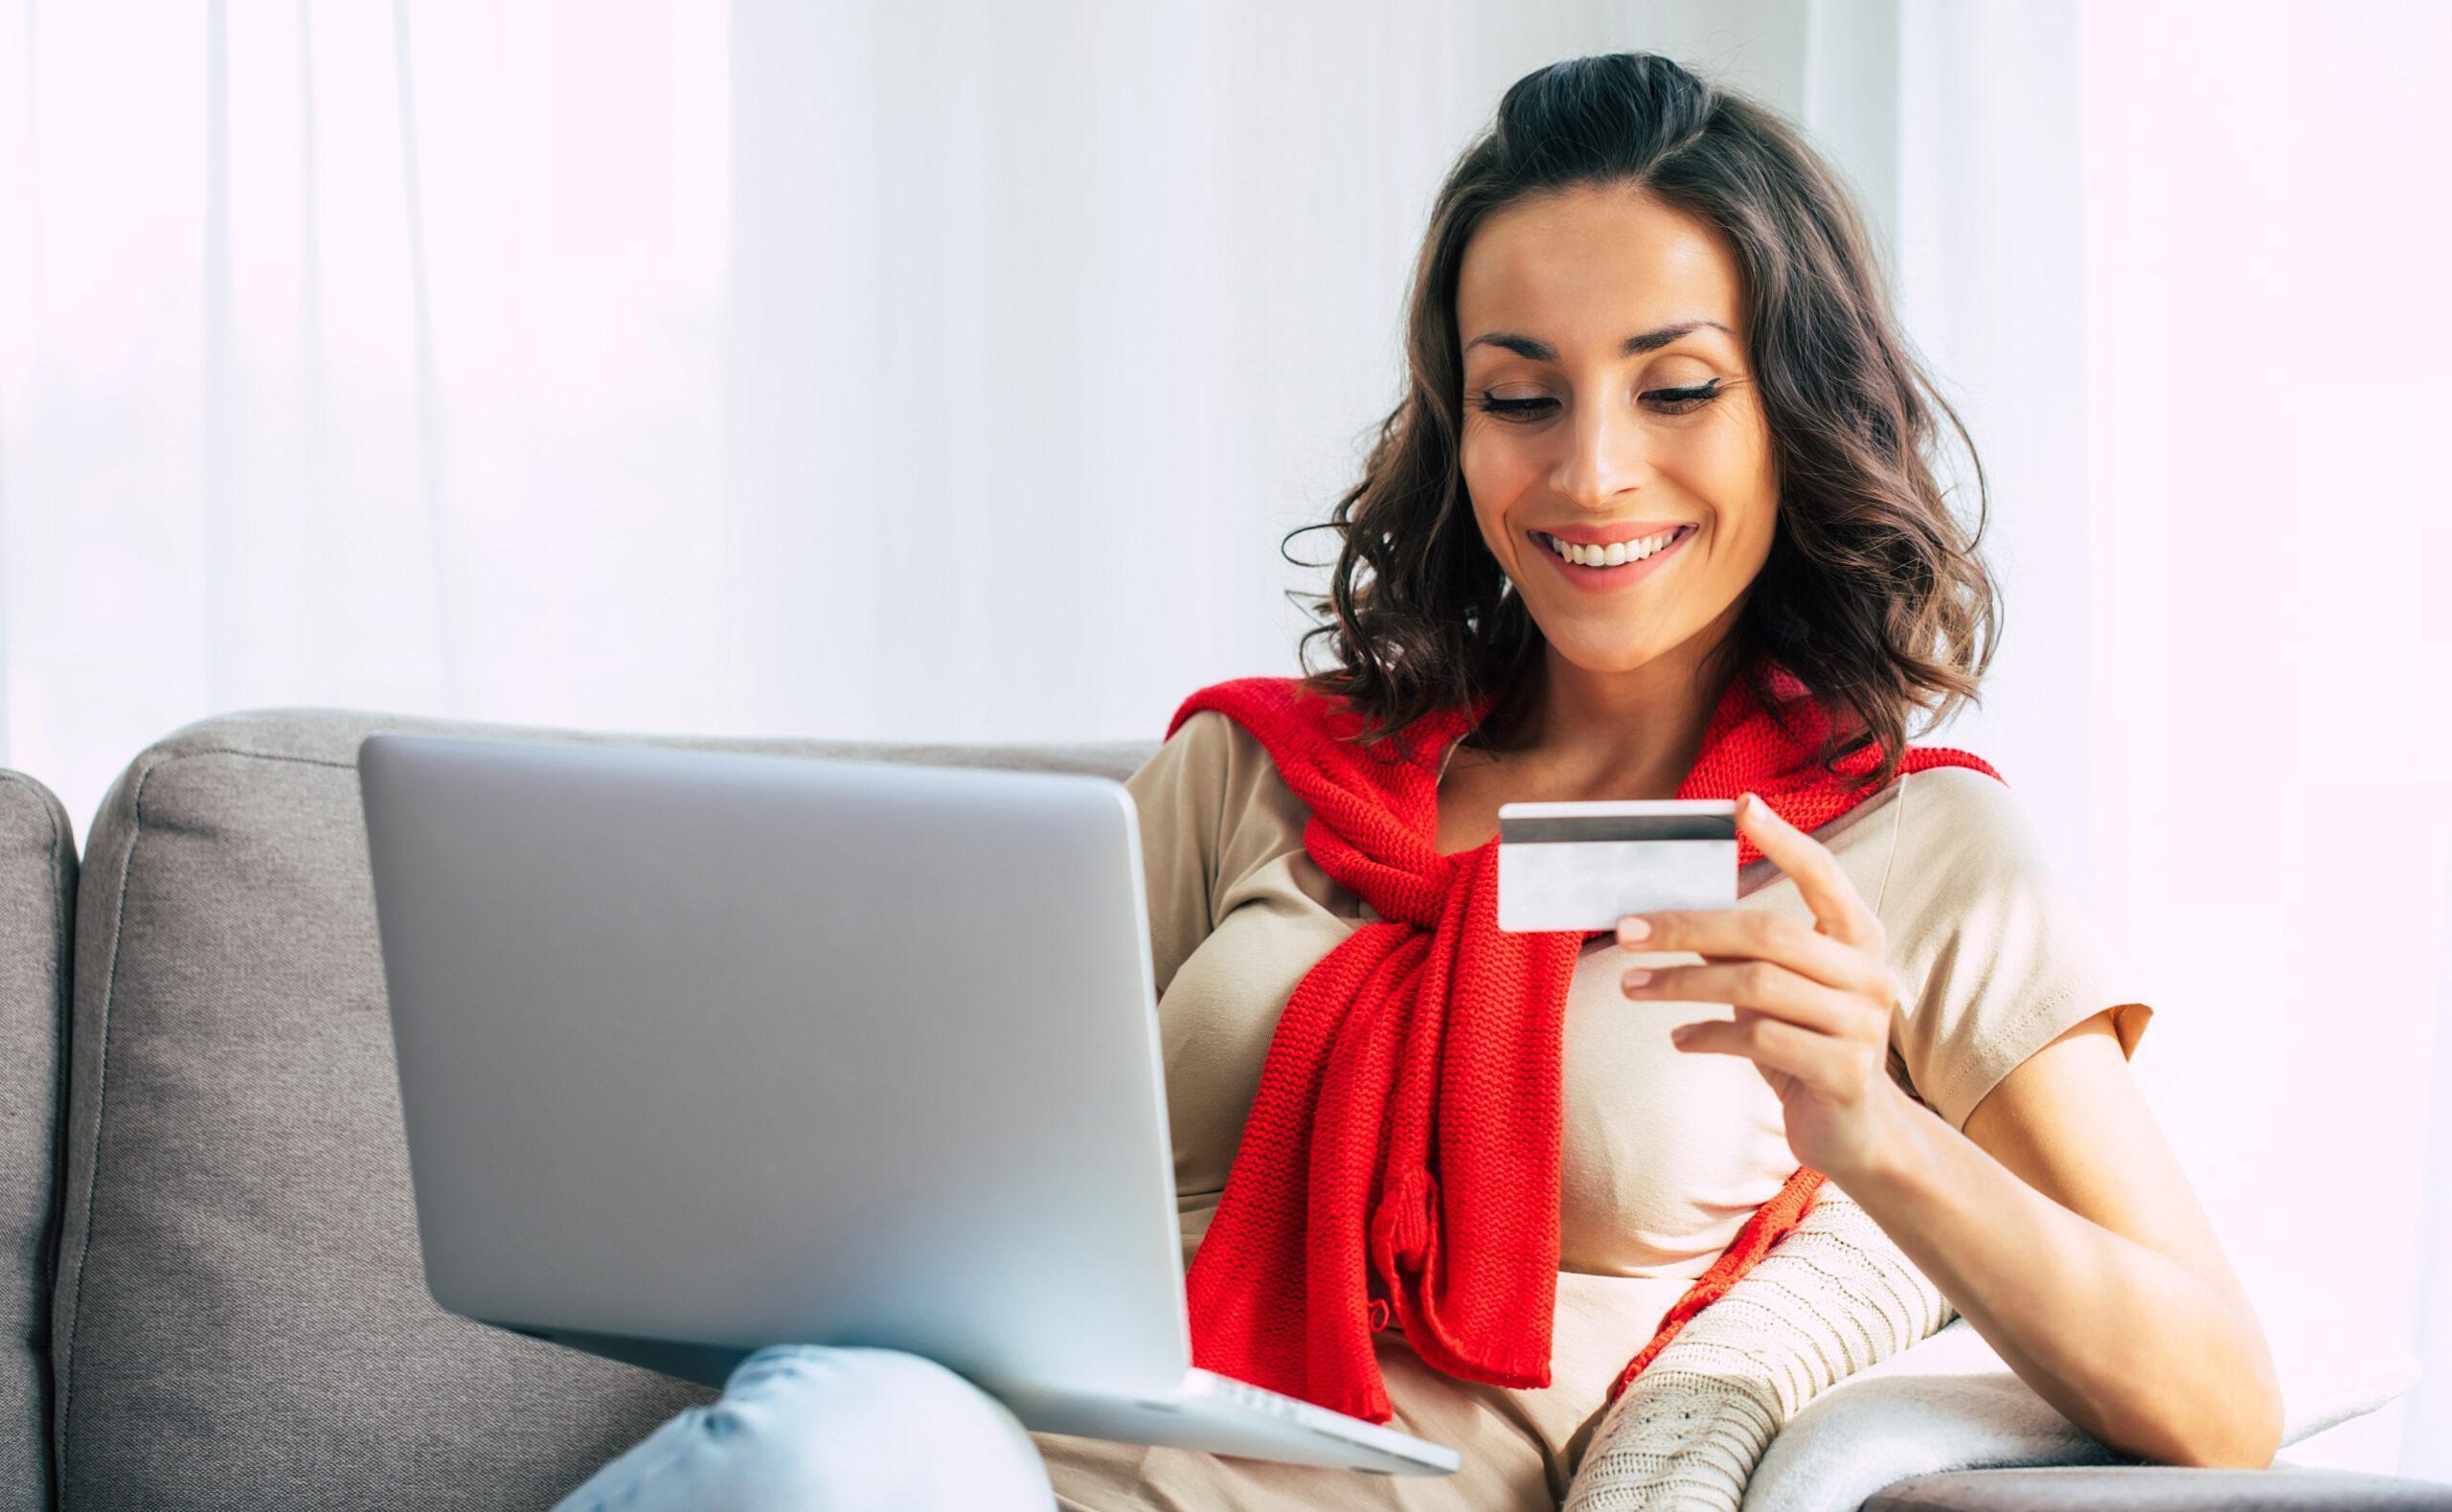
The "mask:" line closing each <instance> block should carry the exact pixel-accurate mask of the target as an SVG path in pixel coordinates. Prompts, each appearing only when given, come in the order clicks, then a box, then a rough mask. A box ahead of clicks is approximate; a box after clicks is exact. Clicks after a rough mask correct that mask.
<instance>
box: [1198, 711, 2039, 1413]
mask: <svg viewBox="0 0 2452 1512" xmlns="http://www.w3.org/2000/svg"><path fill="white" fill-rule="evenodd" d="M1770 670H1771V674H1772V683H1771V686H1772V688H1773V691H1774V695H1775V702H1776V703H1778V704H1779V706H1780V713H1781V715H1782V716H1783V718H1775V717H1774V716H1773V714H1772V713H1771V712H1770V711H1766V710H1765V709H1763V708H1762V707H1761V706H1760V705H1759V704H1758V703H1756V702H1755V701H1754V699H1753V698H1752V697H1751V696H1750V695H1749V693H1748V692H1747V690H1746V688H1745V686H1744V679H1742V678H1737V679H1733V680H1732V682H1731V684H1730V686H1729V689H1728V691H1727V692H1726V694H1725V695H1723V697H1722V698H1721V700H1720V703H1719V706H1718V708H1717V709H1716V710H1715V711H1714V713H1713V715H1712V718H1711V722H1710V724H1709V725H1708V726H1707V727H1706V730H1705V733H1704V738H1703V749H1702V754H1701V756H1699V757H1698V758H1697V759H1696V761H1695V763H1694V769H1693V771H1692V772H1691V773H1690V774H1689V775H1688V777H1687V779H1686V780H1685V782H1684V783H1683V784H1682V785H1681V786H1680V787H1679V788H1678V790H1677V796H1678V797H1679V798H1689V799H1691V798H1735V797H1737V795H1739V794H1740V793H1745V792H1753V793H1758V794H1760V795H1761V797H1762V798H1763V799H1764V800H1766V801H1768V802H1769V803H1770V804H1771V806H1772V807H1773V808H1774V809H1775V810H1776V811H1778V812H1779V813H1780V814H1781V815H1782V817H1783V818H1785V819H1786V820H1788V822H1789V823H1791V824H1795V825H1797V826H1798V827H1799V828H1801V829H1805V830H1807V831H1810V830H1814V829H1818V828H1820V827H1821V826H1822V825H1823V824H1827V823H1828V822H1829V821H1830V820H1832V819H1834V818H1836V817H1838V816H1839V815H1840V814H1843V813H1845V812H1847V811H1848V810H1849V809H1850V808H1852V807H1854V806H1855V804H1856V803H1857V802H1860V801H1863V799H1864V798H1866V797H1869V796H1871V795H1870V794H1869V793H1862V792H1860V793H1856V794H1852V795H1851V794H1850V793H1848V792H1846V791H1845V790H1844V784H1843V783H1842V782H1841V781H1840V780H1839V778H1838V777H1836V776H1833V775H1832V774H1829V773H1827V772H1822V771H1820V770H1819V769H1818V767H1817V766H1816V763H1815V752H1816V747H1817V744H1818V742H1819V741H1820V739H1821V737H1822V734H1823V731H1824V729H1825V725H1826V721H1827V719H1828V712H1827V711H1825V710H1824V709H1823V708H1822V706H1821V705H1820V704H1819V703H1818V702H1817V701H1815V700H1812V699H1810V698H1809V697H1806V696H1805V692H1806V690H1805V687H1804V685H1803V684H1802V683H1800V682H1799V681H1798V680H1797V679H1796V678H1795V676H1794V675H1793V674H1791V673H1789V672H1787V671H1786V670H1785V669H1784V668H1782V667H1780V666H1777V664H1772V665H1771V667H1770ZM1493 696H1494V695H1486V696H1484V697H1483V698H1481V699H1479V700H1477V701H1476V702H1474V703H1473V704H1471V705H1470V706H1469V707H1460V708H1453V709H1449V710H1445V711H1441V712H1439V713H1436V714H1433V715H1430V716H1428V717H1425V718H1423V719H1421V720H1419V721H1417V722H1416V723H1415V725H1414V726H1413V727H1411V728H1410V729H1409V730H1407V731H1405V732H1402V733H1399V734H1398V735H1397V736H1396V744H1398V745H1400V746H1401V747H1403V755H1404V756H1406V757H1409V758H1411V759H1397V758H1396V757H1393V756H1389V755H1387V753H1385V752H1382V753H1380V754H1379V755H1378V756H1366V755H1364V754H1363V752H1362V749H1361V748H1360V747H1359V746H1355V745H1349V744H1346V743H1344V742H1343V740H1341V739H1340V737H1341V736H1350V735H1351V734H1352V733H1356V732H1358V731H1359V729H1360V728H1361V724H1362V721H1361V719H1360V717H1359V716H1358V715H1355V714H1354V713H1352V712H1351V711H1350V710H1349V709H1347V708H1346V707H1345V706H1344V704H1343V702H1342V701H1340V700H1331V699H1328V698H1327V697H1324V696H1321V695H1318V694H1314V693H1309V692H1306V691H1305V690H1304V689H1303V688H1302V686H1301V683H1300V680H1299V679H1296V678H1291V677H1245V678H1237V679H1235V680H1232V681H1229V682H1223V683H1217V684H1215V685H1213V686H1211V687H1208V688H1202V689H1200V690H1199V691H1197V692H1195V693H1193V694H1192V696H1191V697H1189V698H1187V699H1185V700H1184V702H1183V706H1182V707H1181V708H1179V709H1177V710H1176V711H1175V716H1174V718H1173V719H1172V720H1170V721H1169V723H1168V726H1167V733H1168V735H1169V736H1170V737H1171V736H1172V735H1173V734H1174V733H1175V731H1176V730H1177V729H1178V728H1180V727H1181V726H1182V724H1183V722H1184V721H1185V720H1186V719H1188V718H1190V717H1191V716H1192V714H1193V713H1194V712H1195V711H1199V710H1202V709H1216V710H1219V711H1223V712H1224V713H1225V714H1226V715H1227V716H1228V717H1229V718H1231V719H1233V720H1234V721H1235V722H1236V723H1237V724H1238V725H1240V726H1242V727H1243V728H1244V729H1245V730H1247V731H1249V732H1251V733H1252V734H1253V735H1255V736H1256V737H1258V738H1259V740H1260V744H1261V745H1263V746H1265V747H1266V748H1267V749H1268V753H1269V755H1270V756H1271V757H1272V758H1273V759H1274V760H1275V761H1276V763H1277V769H1278V772H1279V775H1280V776H1282V777H1283V779H1284V780H1285V784H1286V786H1287V787H1288V788H1290V789H1291V790H1292V791H1293V793H1294V795H1295V796H1296V797H1297V798H1299V799H1301V800H1302V801H1304V802H1305V803H1307V804H1309V805H1310V811H1311V812H1310V819H1309V821H1308V823H1307V824H1305V826H1304V831H1303V843H1304V847H1305V849H1306V850H1308V851H1309V852H1310V855H1311V858H1312V859H1313V860H1314V861H1316V862H1318V863H1319V865H1320V867H1321V869H1323V870H1325V871H1326V872H1327V873H1328V876H1329V877H1330V878H1331V879H1333V880H1334V881H1336V882H1337V883H1338V884H1340V885H1341V886H1343V887H1345V888H1346V889H1347V890H1348V891H1351V892H1353V893H1354V894H1356V895H1357V896H1359V897H1360V898H1362V899H1363V901H1365V902H1367V903H1369V904H1370V905H1371V907H1372V908H1373V909H1374V910H1375V911H1376V912H1377V914H1379V919H1378V920H1377V921H1373V922H1365V923H1364V924H1362V925H1361V926H1360V927H1359V928H1357V929H1356V930H1354V932H1353V933H1352V934H1351V936H1349V937H1347V938H1346V939H1345V940H1344V941H1342V942H1341V943H1340V944H1338V945H1337V946H1336V948H1335V949H1333V950H1331V951H1329V952H1328V955H1327V957H1326V958H1324V959H1322V960H1321V961H1320V962H1319V963H1318V964H1317V965H1316V966H1314V967H1312V969H1311V971H1310V973H1309V974H1308V975H1306V976H1305V978H1304V979H1303V981H1302V982H1300V983H1299V984H1298V985H1297V986H1296V987H1295V989H1294V992H1293V995H1292V996H1291V998H1290V999H1289V1000H1288V1001H1287V1003H1286V1004H1285V1008H1284V1011H1283V1014H1282V1016H1281V1017H1280V1018H1279V1020H1278V1025H1277V1030H1276V1034H1275V1037H1274V1038H1273V1039H1272V1040H1271V1042H1270V1044H1269V1049H1268V1055H1267V1058H1266V1060H1265V1061H1264V1062H1263V1063H1262V1065H1261V1068H1260V1092H1259V1095H1257V1096H1256V1097H1255V1098H1254V1099H1253V1102H1252V1110H1251V1116H1250V1117H1249V1119H1248V1121H1247V1122H1246V1123H1245V1124H1244V1127H1243V1136H1242V1142H1241V1144H1240V1145H1239V1146H1238V1147H1237V1152H1236V1155H1235V1162H1234V1164H1233V1166H1232V1167H1231V1169H1230V1171H1229V1174H1228V1176H1227V1179H1226V1190H1225V1192H1224V1194H1223V1195H1222V1197H1221V1199H1220V1201H1219V1203H1218V1207H1217V1211H1216V1214H1215V1217H1214V1218H1213V1219H1212V1220H1211V1223H1210V1226H1209V1230H1208V1232H1207V1234H1206V1235H1205V1236H1204V1237H1203V1239H1202V1241H1201V1244H1200V1247H1199V1249H1198V1250H1197V1251H1196V1252H1195V1253H1194V1254H1193V1257H1192V1270H1191V1274H1190V1275H1189V1277H1188V1279H1187V1291H1188V1294H1189V1302H1190V1309H1191V1315H1192V1360H1193V1363H1194V1364H1196V1365H1200V1366H1202V1367H1204V1368H1207V1369H1210V1370H1215V1371H1216V1372H1218V1373H1219V1374H1222V1375H1227V1376H1232V1377H1234V1378H1235V1379H1237V1380H1241V1381H1248V1382H1251V1383H1253V1384H1255V1385H1258V1386H1262V1387H1266V1388H1270V1389H1272V1390H1276V1391H1281V1392H1283V1393H1285V1394H1287V1395H1291V1396H1297V1397H1301V1398H1304V1399H1305V1400H1307V1401H1311V1402H1315V1403H1318V1404H1319V1405H1321V1406H1323V1407H1327V1408H1330V1409H1333V1410H1337V1411H1341V1412H1347V1413H1351V1414H1352V1415H1353V1416H1356V1417H1361V1418H1366V1419H1369V1420H1370V1421H1372V1422H1374V1423H1384V1422H1386V1421H1388V1419H1389V1418H1390V1417H1391V1416H1392V1415H1394V1414H1393V1412H1392V1410H1391V1408H1390V1405H1389V1400H1388V1394H1387V1390H1386V1388H1385V1387H1384V1385H1383V1384H1382V1382H1381V1379H1380V1374H1379V1365H1378V1360H1377V1358H1376V1356H1375V1355H1374V1352H1373V1347H1372V1335H1373V1332H1374V1330H1375V1329H1377V1328H1381V1327H1384V1326H1386V1324H1387V1322H1388V1321H1389V1320H1390V1319H1391V1318H1393V1319H1394V1320H1396V1322H1397V1323H1398V1324H1399V1325H1400V1326H1401V1327H1402V1329H1403V1331H1404V1335H1405V1338H1406V1341H1407V1342H1408V1343H1410V1344H1411V1345H1412V1346H1413V1349H1414V1351H1415V1353H1416V1354H1418V1355H1419V1356H1420V1358H1421V1359H1422V1360H1424V1361H1425V1362H1427V1363H1428V1364H1430V1365H1434V1366H1436V1367H1437V1368H1439V1369H1441V1370H1443V1371H1445V1372H1447V1373H1448V1374H1450V1375H1455V1376H1461V1377H1464V1378H1467V1379H1471V1380H1476V1381H1487V1382H1490V1383H1492V1384H1495V1385H1499V1386H1507V1387H1546V1386H1548V1385H1549V1384H1550V1324H1551V1317H1552V1309H1553V1307H1554V1305H1555V1298H1556V1291H1557V1270H1558V1149H1559V1135H1560V1129H1561V1127H1562V1117H1561V1114H1560V1107H1559V1104H1560V1099H1559V1084H1558V1072H1559V1036H1560V1024H1561V1021H1562V1016H1563V1015H1562V1009H1563V1007H1564V1004H1565V1002H1566V996H1567V989H1568V985H1569V983H1570V982H1571V981H1572V979H1573V977H1574V974H1575V963H1576V959H1577V957H1578V955H1579V954H1580V953H1581V951H1582V949H1583V946H1584V943H1585V941H1586V940H1588V939H1591V938H1594V937H1597V936H1600V935H1604V934H1609V933H1611V932H1609V931H1594V932H1592V933H1590V934H1578V933H1573V932H1565V931H1560V932H1552V933H1545V934H1505V933H1502V932H1501V931H1500V930H1499V928H1498V920H1497V909H1498V846H1497V844H1496V842H1495V841H1494V840H1493V841H1487V842H1485V843H1484V844H1482V845H1480V846H1476V847H1474V848H1473V849H1471V850H1465V851H1459V852H1457V853H1456V854H1454V855H1444V856H1443V855H1441V854H1439V851H1438V842H1437V836H1438V798H1439V775H1438V769H1437V764H1436V757H1437V756H1439V755H1440V754H1441V753H1442V752H1444V751H1445V750H1446V749H1447V747H1448V745H1449V744H1450V743H1451V742H1452V741H1454V740H1455V739H1456V738H1457V737H1459V736H1460V735H1462V734H1464V733H1465V732H1467V731H1469V730H1471V729H1472V728H1473V727H1474V726H1475V725H1477V724H1478V723H1479V722H1480V720H1481V718H1482V716H1483V715H1484V714H1485V713H1487V711H1488V710H1489V707H1490V705H1491V703H1492V702H1493ZM1783 719H1784V722H1783ZM1856 755H1857V758H1859V759H1857V760H1856V761H1855V762H1854V764H1852V765H1850V764H1847V763H1843V770H1844V771H1846V772H1849V773H1853V772H1854V771H1857V770H1861V769H1862V768H1864V767H1869V766H1871V765H1873V764H1874V763H1875V762H1876V761H1877V759H1878V757H1877V756H1875V754H1874V753H1873V752H1872V751H1871V750H1866V751H1861V752H1858V753H1857V754H1856ZM1943 765H1953V766H1970V767H1974V768H1975V769H1977V770H1978V771H1981V772H1984V773H1987V775H1989V776H1991V777H1993V778H1995V779H1998V778H1999V777H2000V774H1999V773H1998V772H1995V771H1993V770H1992V768H1991V767H1990V766H1989V765H1987V764H1986V763H1985V762H1984V761H1983V760H1982V759H1980V758H1978V757H1977V756H1972V755H1970V754H1968V753H1966V752H1964V751H1958V750H1952V749H1949V748H1946V747H1934V746H1924V747H1912V746H1911V747H1909V748H1908V751H1907V753H1906V757H1905V760H1904V761H1903V763H1902V765H1901V768H1900V770H1901V771H1902V772H1914V771H1919V770H1921V769H1923V768H1925V767H1932V766H1943ZM1760 854H1761V852H1760V850H1758V849H1757V848H1756V847H1755V846H1754V844H1753V842H1752V841H1750V840H1747V839H1745V838H1744V837H1743V836H1742V835H1740V836H1739V837H1738V840H1737V864H1738V865H1739V866H1742V865H1744V864H1745V863H1746V862H1749V861H1752V860H1754V859H1756V858H1757V857H1758V856H1760ZM1822 1181H1823V1177H1822V1174H1821V1173H1820V1172H1818V1171H1815V1170H1812V1169H1810V1168H1807V1167H1805V1166H1799V1167H1798V1168H1797V1171H1796V1173H1795V1175H1793V1176H1791V1177H1790V1178H1789V1179H1788V1182H1787V1185H1784V1186H1783V1187H1782V1188H1781V1190H1780V1192H1779V1193H1778V1195H1776V1196H1774V1197H1773V1198H1772V1199H1771V1200H1770V1201H1768V1202H1766V1203H1764V1204H1763V1205H1762V1206H1761V1207H1760V1208H1758V1209H1757V1210H1756V1211H1755V1213H1754V1214H1753V1216H1752V1217H1750V1218H1748V1219H1747V1220H1746V1223H1745V1225H1744V1227H1743V1228H1741V1229H1740V1230H1737V1237H1736V1239H1735V1240H1733V1241H1732V1242H1731V1243H1730V1245H1729V1247H1728V1248H1727V1250H1726V1251H1725V1252H1722V1253H1721V1255H1720V1256H1719V1258H1718V1259H1717V1260H1715V1261H1714V1263H1713V1264H1712V1267H1711V1268H1710V1269H1709V1270H1707V1271H1705V1272H1704V1273H1703V1275H1701V1276H1700V1277H1699V1278H1698V1279H1696V1281H1695V1282H1694V1284H1693V1286H1692V1287H1691V1288H1690V1289H1689V1290H1688V1291H1687V1293H1686V1294H1685V1296H1683V1297H1682V1298H1679V1299H1678V1301H1677V1303H1676V1304H1675V1305H1674V1306H1673V1307H1671V1308H1670V1309H1669V1312H1668V1313H1667V1314H1666V1315H1664V1316H1663V1318H1662V1320H1661V1322H1660V1325H1659V1327H1658V1329H1657V1330H1656V1331H1655V1333H1654V1335H1653V1337H1652V1340H1651V1342H1650V1343H1647V1344H1646V1345H1645V1346H1644V1349H1643V1351H1642V1352H1641V1353H1640V1354H1638V1355H1636V1356H1635V1357H1634V1359H1633V1360H1632V1361H1631V1362H1630V1363H1629V1364H1628V1365H1627V1366H1626V1368H1625V1370H1624V1371H1623V1372H1622V1373H1621V1374H1620V1375H1619V1377H1618V1379H1617V1382H1616V1383H1615V1384H1614V1385H1613V1386H1612V1387H1611V1388H1610V1392H1609V1394H1610V1398H1611V1399H1612V1400H1614V1399H1615V1398H1616V1396H1617V1393H1618V1392H1619V1391H1620V1390H1622V1389H1623V1388H1624V1387H1625V1385H1626V1383H1627V1382H1629V1381H1631V1380H1633V1379H1634V1377H1635V1376H1636V1374H1637V1373H1639V1372H1640V1371H1641V1370H1642V1369H1643V1367H1644V1366H1645V1365H1647V1364H1649V1363H1650V1361H1651V1358H1652V1356H1653V1355H1654V1354H1656V1353H1657V1352H1658V1351H1659V1350H1660V1348H1661V1346H1662V1345H1664V1344H1666V1343H1668V1342H1669V1339H1670V1338H1671V1337H1672V1336H1674V1335H1675V1334H1676V1332H1677V1331H1678V1329H1680V1328H1682V1327H1683V1326H1684V1325H1685V1322H1686V1320H1687V1319H1688V1318H1691V1316H1693V1314H1695V1313H1696V1312H1698V1311H1700V1310H1701V1309H1702V1308H1703V1307H1704V1306H1705V1305H1707V1304H1709V1303H1710V1302H1712V1301H1714V1300H1715V1299H1716V1298H1718V1297H1719V1296H1720V1295H1721V1294H1722V1293H1724V1292H1726V1291H1727V1290H1728V1288H1729V1287H1730V1286H1731V1285H1732V1284H1734V1283H1735V1282H1736V1280H1737V1277H1738V1276H1740V1275H1744V1274H1745V1273H1746V1272H1747V1271H1748V1270H1750V1269H1752V1267H1753V1265H1754V1263H1755V1262H1756V1261H1757V1260H1759V1259H1760V1258H1761V1256H1762V1254H1763V1253H1764V1252H1766V1251H1768V1250H1769V1249H1770V1248H1771V1246H1772V1245H1773V1244H1775V1243H1777V1242H1778V1240H1779V1239H1780V1237H1781V1236H1782V1235H1783V1234H1785V1233H1786V1232H1787V1231H1788V1230H1790V1229H1793V1228H1794V1227H1796V1225H1797V1223H1798V1221H1799V1220H1800V1219H1801V1218H1802V1217H1803V1215H1804V1213H1805V1207H1806V1206H1807V1205H1808V1204H1809V1203H1810V1202H1811V1201H1812V1199H1813V1193H1814V1190H1815V1188H1817V1187H1818V1186H1820V1185H1821V1184H1822Z"/></svg>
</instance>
